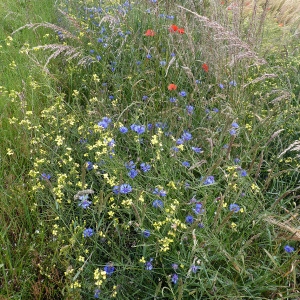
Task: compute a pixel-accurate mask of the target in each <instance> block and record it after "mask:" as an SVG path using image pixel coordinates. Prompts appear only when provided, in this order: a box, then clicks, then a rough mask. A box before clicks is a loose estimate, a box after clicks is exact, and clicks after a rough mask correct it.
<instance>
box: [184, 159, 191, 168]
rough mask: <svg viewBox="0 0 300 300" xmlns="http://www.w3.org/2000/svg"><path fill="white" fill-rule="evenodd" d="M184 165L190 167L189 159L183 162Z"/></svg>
mask: <svg viewBox="0 0 300 300" xmlns="http://www.w3.org/2000/svg"><path fill="white" fill-rule="evenodd" d="M182 165H183V166H184V167H187V168H189V167H190V166H191V164H190V163H189V162H188V161H184V162H182Z"/></svg>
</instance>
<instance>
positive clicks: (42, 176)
mask: <svg viewBox="0 0 300 300" xmlns="http://www.w3.org/2000/svg"><path fill="white" fill-rule="evenodd" d="M50 178H51V175H50V174H46V173H42V174H41V179H42V180H50Z"/></svg>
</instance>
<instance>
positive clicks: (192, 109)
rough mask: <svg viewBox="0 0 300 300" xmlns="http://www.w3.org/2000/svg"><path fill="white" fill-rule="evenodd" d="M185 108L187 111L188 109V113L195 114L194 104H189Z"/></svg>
mask: <svg viewBox="0 0 300 300" xmlns="http://www.w3.org/2000/svg"><path fill="white" fill-rule="evenodd" d="M185 108H186V111H187V113H188V115H191V114H193V112H194V106H192V105H187V106H186V107H185Z"/></svg>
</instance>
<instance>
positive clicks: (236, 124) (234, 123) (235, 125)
mask: <svg viewBox="0 0 300 300" xmlns="http://www.w3.org/2000/svg"><path fill="white" fill-rule="evenodd" d="M231 126H232V127H233V128H235V129H237V128H239V125H238V123H236V122H233V123H232V124H231Z"/></svg>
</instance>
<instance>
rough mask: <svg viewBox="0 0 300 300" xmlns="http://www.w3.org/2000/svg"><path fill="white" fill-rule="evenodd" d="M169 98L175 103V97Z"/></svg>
mask: <svg viewBox="0 0 300 300" xmlns="http://www.w3.org/2000/svg"><path fill="white" fill-rule="evenodd" d="M169 100H170V102H171V103H175V102H176V101H177V99H176V98H175V97H170V99H169Z"/></svg>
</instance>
